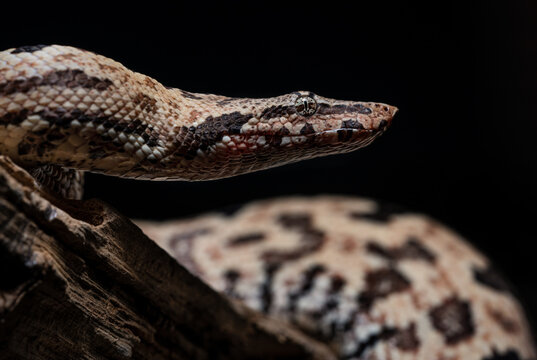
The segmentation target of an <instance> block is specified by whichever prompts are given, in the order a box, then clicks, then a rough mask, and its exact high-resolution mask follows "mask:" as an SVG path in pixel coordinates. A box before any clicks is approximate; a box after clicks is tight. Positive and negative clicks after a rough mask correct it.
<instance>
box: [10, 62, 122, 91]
mask: <svg viewBox="0 0 537 360" xmlns="http://www.w3.org/2000/svg"><path fill="white" fill-rule="evenodd" d="M112 84H113V82H112V81H111V80H110V79H100V78H98V77H95V76H89V75H86V74H85V73H84V71H82V70H80V69H67V70H57V71H50V72H48V73H46V74H44V75H43V76H32V77H30V78H27V79H17V80H11V81H6V82H3V83H0V95H3V96H6V95H9V94H13V93H27V92H28V91H30V90H33V89H35V88H36V87H38V86H47V85H48V86H58V87H67V88H76V87H83V88H87V89H97V90H99V91H102V90H106V89H107V88H108V87H109V86H111V85H112Z"/></svg>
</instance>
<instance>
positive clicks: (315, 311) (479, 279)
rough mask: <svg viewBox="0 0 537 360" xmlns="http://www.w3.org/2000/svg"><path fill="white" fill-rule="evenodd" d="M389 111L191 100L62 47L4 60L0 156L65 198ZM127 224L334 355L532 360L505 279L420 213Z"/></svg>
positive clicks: (357, 127)
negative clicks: (97, 182) (98, 182)
mask: <svg viewBox="0 0 537 360" xmlns="http://www.w3.org/2000/svg"><path fill="white" fill-rule="evenodd" d="M396 111H397V109H396V108H395V107H393V106H389V105H386V104H381V103H373V102H356V101H341V100H334V99H328V98H324V97H321V96H319V95H316V94H313V93H312V92H309V91H297V92H293V93H291V94H287V95H282V96H278V97H273V98H265V99H249V98H231V97H225V96H218V95H208V94H198V93H191V92H187V91H183V90H179V89H174V88H166V87H164V86H163V85H161V84H160V83H159V82H157V81H155V80H154V79H152V78H150V77H148V76H145V75H142V74H139V73H135V72H133V71H130V70H128V69H127V68H125V67H124V66H123V65H121V64H119V63H117V62H115V61H113V60H111V59H108V58H106V57H104V56H100V55H96V54H94V53H91V52H88V51H85V50H81V49H76V48H73V47H68V46H58V45H51V46H44V45H38V46H23V47H19V48H12V49H8V50H6V51H3V52H0V154H2V155H7V156H9V157H11V158H12V159H13V160H14V161H15V162H16V163H18V164H19V165H21V166H23V167H25V168H26V169H28V171H30V172H31V174H32V175H34V177H35V178H36V179H38V180H39V182H40V183H41V184H43V186H44V187H45V188H46V189H48V190H49V191H52V192H55V193H57V194H59V195H61V196H65V197H69V198H80V197H81V195H82V179H83V177H82V172H83V171H91V172H97V173H103V174H107V175H112V176H121V177H129V178H140V179H154V180H209V179H217V178H222V177H229V176H234V175H238V174H242V173H247V172H251V171H256V170H261V169H264V168H268V167H273V166H278V165H281V164H286V163H290V162H294V161H299V160H302V159H307V158H312V157H316V156H322V155H328V154H336V153H342V152H348V151H353V150H355V149H358V148H360V147H363V146H365V145H368V144H370V143H371V142H372V141H373V140H374V139H375V138H376V137H377V136H379V135H380V134H382V133H383V132H384V131H385V130H386V129H387V128H388V126H389V125H390V123H391V121H392V118H393V116H394V115H395V113H396ZM139 225H140V226H141V228H142V229H143V230H144V231H145V232H146V233H147V234H148V235H150V237H151V238H153V239H154V240H155V241H157V242H158V243H159V244H160V245H161V246H162V247H163V248H164V249H166V250H167V251H168V252H169V253H170V254H171V255H173V256H174V257H176V258H177V259H178V260H179V261H180V262H181V263H182V264H183V265H184V266H186V267H187V268H188V269H189V270H190V271H191V272H193V273H194V274H196V275H198V276H199V277H201V278H202V279H203V280H204V281H206V282H207V283H208V284H210V285H211V286H212V287H214V288H215V289H216V290H218V291H221V292H223V293H224V294H226V295H227V296H229V297H233V298H237V299H240V300H242V301H244V303H245V304H247V305H248V306H250V307H252V308H254V309H256V310H258V311H261V312H264V313H266V314H270V315H271V316H274V317H277V318H279V319H282V320H284V321H287V322H290V323H292V324H293V325H294V326H296V327H297V328H299V329H301V330H302V331H304V332H305V333H307V334H309V335H311V336H314V337H316V338H318V339H320V340H322V341H325V342H326V343H328V344H329V345H330V347H331V348H333V350H334V351H335V352H336V353H337V354H338V356H339V357H340V358H341V359H371V360H373V359H377V360H380V359H424V360H434V359H438V360H440V359H442V360H448V359H449V360H455V359H476V360H530V359H535V356H536V353H535V348H534V345H533V343H532V338H531V334H530V330H529V326H528V323H527V320H526V318H525V315H524V313H523V310H522V308H521V306H520V304H519V303H518V301H517V299H516V298H515V297H514V295H513V294H512V292H511V291H510V289H509V286H508V285H507V284H506V282H505V281H504V280H503V279H502V278H501V276H499V275H498V273H497V272H496V271H495V270H494V268H493V267H492V265H491V264H490V262H489V260H488V259H487V258H486V257H484V256H483V255H482V254H480V253H479V252H478V251H476V250H475V249H473V248H472V247H471V246H470V245H468V244H467V243H466V242H465V240H464V239H462V238H461V237H460V236H458V235H457V234H455V233H453V232H452V231H450V230H449V229H447V228H445V227H444V226H442V225H441V224H438V223H437V222H435V221H434V220H431V219H429V218H427V217H425V216H422V215H419V214H414V213H410V212H407V211H404V210H401V209H398V208H395V207H393V206H387V205H383V204H378V203H375V202H374V201H370V200H363V199H356V198H348V197H347V198H343V197H328V196H325V197H317V198H310V199H306V198H287V199H277V200H271V201H263V202H257V203H253V204H251V205H248V206H245V207H243V208H241V209H239V210H238V211H236V212H235V213H233V214H219V213H213V214H208V215H204V216H200V217H198V218H194V219H190V220H184V221H183V220H181V221H171V222H165V223H159V224H155V223H148V222H142V221H141V222H139Z"/></svg>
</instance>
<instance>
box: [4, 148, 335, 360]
mask: <svg viewBox="0 0 537 360" xmlns="http://www.w3.org/2000/svg"><path fill="white" fill-rule="evenodd" d="M0 358H1V359H64V358H70V359H130V358H134V359H261V358H263V359H270V358H279V359H285V358H288V359H291V358H293V359H333V358H334V356H333V355H332V353H331V352H330V351H329V350H328V349H327V348H326V347H325V346H324V345H322V344H319V343H317V342H315V341H313V340H311V339H309V338H307V337H305V336H304V335H302V334H301V333H299V332H297V331H295V330H294V329H292V328H290V327H287V326H285V325H284V324H281V323H279V322H276V321H274V320H272V319H268V318H265V317H263V316H261V315H259V314H257V313H254V312H252V311H249V310H248V309H246V308H244V307H243V306H241V305H240V304H238V303H232V302H230V301H229V300H227V299H226V298H224V297H223V296H221V295H220V294H218V293H216V292H215V291H213V290H212V289H210V288H209V287H208V286H207V285H205V284H204V283H202V282H201V281H200V280H199V279H198V278H196V277H194V276H193V275H191V274H190V273H189V272H188V271H186V270H185V269H184V268H183V267H182V266H181V265H179V264H178V263H177V262H176V261H175V260H174V259H172V258H171V257H170V256H169V255H168V254H166V252H164V251H163V250H162V249H160V248H159V247H158V246H157V245H156V244H155V243H154V242H153V241H151V240H150V239H149V238H147V237H146V236H145V235H144V234H143V233H142V232H141V231H140V229H139V228H138V227H136V226H135V225H134V224H133V223H132V222H131V221H130V220H129V219H127V218H125V217H124V216H122V215H121V214H119V213H117V211H115V210H114V209H112V208H110V207H109V206H107V205H106V204H104V203H102V202H100V201H97V200H87V201H70V200H58V199H56V198H54V197H53V196H49V195H47V194H45V193H44V192H42V191H40V190H39V189H38V186H37V185H36V184H35V182H34V180H33V179H32V178H31V177H30V176H29V175H28V174H27V173H26V172H25V171H23V170H21V169H20V168H18V167H17V166H16V165H14V164H13V163H12V162H11V161H10V160H9V159H7V158H5V157H1V156H0Z"/></svg>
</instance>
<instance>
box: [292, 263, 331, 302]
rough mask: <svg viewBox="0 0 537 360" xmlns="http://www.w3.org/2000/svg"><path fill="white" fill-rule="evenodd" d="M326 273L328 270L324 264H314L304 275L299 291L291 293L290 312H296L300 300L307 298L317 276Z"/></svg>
mask: <svg viewBox="0 0 537 360" xmlns="http://www.w3.org/2000/svg"><path fill="white" fill-rule="evenodd" d="M325 271H326V268H325V267H324V265H322V264H313V265H311V266H310V267H309V268H308V269H306V270H305V271H304V273H303V274H302V282H301V284H300V286H299V287H298V289H296V290H295V291H292V292H290V293H289V295H288V298H289V311H291V312H294V311H295V310H296V303H297V302H298V300H299V299H300V298H301V297H303V296H306V295H307V294H308V293H309V292H310V291H311V289H312V288H313V284H314V282H315V279H316V278H317V276H319V275H320V274H322V273H323V272H325Z"/></svg>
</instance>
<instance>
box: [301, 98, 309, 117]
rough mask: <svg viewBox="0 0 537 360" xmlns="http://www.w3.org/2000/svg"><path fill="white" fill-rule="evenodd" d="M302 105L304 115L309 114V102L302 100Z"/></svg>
mask: <svg viewBox="0 0 537 360" xmlns="http://www.w3.org/2000/svg"><path fill="white" fill-rule="evenodd" d="M302 105H303V106H304V113H306V114H307V113H308V112H309V107H308V106H309V102H308V100H306V99H302Z"/></svg>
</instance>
